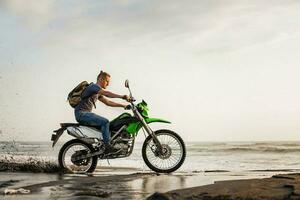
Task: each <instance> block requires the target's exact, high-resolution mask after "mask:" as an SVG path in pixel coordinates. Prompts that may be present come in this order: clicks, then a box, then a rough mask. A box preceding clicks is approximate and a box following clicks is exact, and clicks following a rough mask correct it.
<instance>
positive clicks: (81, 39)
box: [0, 0, 300, 141]
mask: <svg viewBox="0 0 300 200" xmlns="http://www.w3.org/2000/svg"><path fill="white" fill-rule="evenodd" d="M299 10H300V1H298V0H273V1H272V2H271V1H267V0H222V1H221V0H188V1H181V0H172V1H171V0H165V1H158V0H153V1H146V0H114V1H113V0H112V1H101V0H100V1H99V0H77V1H74V0H72V1H71V0H65V1H54V0H43V1H35V0H26V1H23V0H0V91H1V92H0V140H3V141H5V140H20V141H50V136H51V134H52V131H53V130H55V129H57V128H58V127H59V123H61V122H75V118H74V114H73V109H72V108H71V107H70V106H69V105H68V103H67V102H66V96H67V94H68V93H69V91H70V90H72V89H73V88H74V87H75V86H76V85H77V84H78V83H79V82H81V81H83V80H87V81H89V82H95V80H96V77H97V75H98V73H99V72H100V70H104V71H107V72H109V73H110V74H111V85H110V86H109V88H108V89H109V90H110V91H113V92H115V93H118V94H128V91H127V89H126V88H125V87H124V81H125V80H126V79H129V81H130V86H131V89H132V92H133V95H134V96H135V98H136V99H137V100H138V101H141V100H142V99H144V100H145V101H146V102H147V103H148V105H149V109H150V113H149V114H150V116H151V117H158V118H163V119H166V120H169V121H171V122H172V124H171V125H168V124H153V125H152V128H153V129H154V130H156V129H160V128H168V129H172V130H174V131H175V132H177V133H179V134H180V135H181V136H182V138H183V139H184V140H185V141H278V140H289V141H294V140H300V123H299V113H300V103H299V102H300V93H299V91H298V90H299V84H300V79H299V74H300V68H299V64H300V56H299V50H300V20H299V18H300V12H299ZM116 101H117V102H122V100H116ZM94 112H95V113H97V114H99V115H102V116H105V117H107V118H108V119H110V120H112V119H114V118H115V117H116V116H118V115H119V114H121V113H122V112H124V110H122V109H121V108H111V107H106V106H105V105H103V104H101V102H99V103H98V104H97V109H96V110H95V111H94ZM143 139H144V136H143V134H142V133H141V134H140V135H139V136H138V140H143Z"/></svg>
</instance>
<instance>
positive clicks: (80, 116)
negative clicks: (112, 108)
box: [75, 112, 110, 144]
mask: <svg viewBox="0 0 300 200" xmlns="http://www.w3.org/2000/svg"><path fill="white" fill-rule="evenodd" d="M75 118H76V120H77V122H79V123H80V124H83V125H90V126H99V127H101V132H102V134H103V142H104V144H109V140H110V133H109V121H108V119H106V118H104V117H101V116H99V115H96V114H95V113H91V112H75Z"/></svg>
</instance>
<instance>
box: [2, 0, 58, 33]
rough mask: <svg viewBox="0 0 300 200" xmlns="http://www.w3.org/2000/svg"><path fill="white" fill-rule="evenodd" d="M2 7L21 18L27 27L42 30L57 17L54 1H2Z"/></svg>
mask: <svg viewBox="0 0 300 200" xmlns="http://www.w3.org/2000/svg"><path fill="white" fill-rule="evenodd" d="M0 6H1V7H2V8H4V9H6V10H7V11H9V12H10V13H12V14H13V15H14V16H17V17H19V18H20V19H21V20H22V21H23V22H24V23H25V25H26V26H28V27H30V28H32V29H40V28H42V27H44V26H45V25H47V24H48V23H49V22H50V21H51V20H52V19H53V18H54V16H55V10H54V1H50V0H45V1H35V0H26V1H22V0H2V1H1V4H0Z"/></svg>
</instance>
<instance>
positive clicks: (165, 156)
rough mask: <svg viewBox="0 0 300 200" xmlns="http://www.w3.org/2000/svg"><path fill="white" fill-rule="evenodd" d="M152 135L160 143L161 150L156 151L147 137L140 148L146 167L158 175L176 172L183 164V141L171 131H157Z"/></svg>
mask: <svg viewBox="0 0 300 200" xmlns="http://www.w3.org/2000/svg"><path fill="white" fill-rule="evenodd" d="M154 134H155V135H156V137H157V139H158V140H159V142H160V143H161V145H162V150H161V151H158V148H157V146H156V145H155V143H154V141H153V138H152V136H151V135H149V136H148V137H147V138H146V140H145V142H144V144H143V147H142V156H143V159H144V161H145V163H146V165H147V166H148V167H149V168H150V169H152V170H153V171H155V172H158V173H171V172H174V171H176V170H177V169H178V168H179V167H180V166H181V165H182V164H183V162H184V159H185V156H186V150H185V145H184V142H183V140H182V139H181V137H180V136H179V135H178V134H176V133H175V132H173V131H171V130H158V131H155V132H154Z"/></svg>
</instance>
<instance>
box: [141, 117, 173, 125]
mask: <svg viewBox="0 0 300 200" xmlns="http://www.w3.org/2000/svg"><path fill="white" fill-rule="evenodd" d="M145 120H146V122H147V124H150V123H153V122H161V123H168V124H171V122H169V121H167V120H164V119H159V118H146V119H145Z"/></svg>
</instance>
